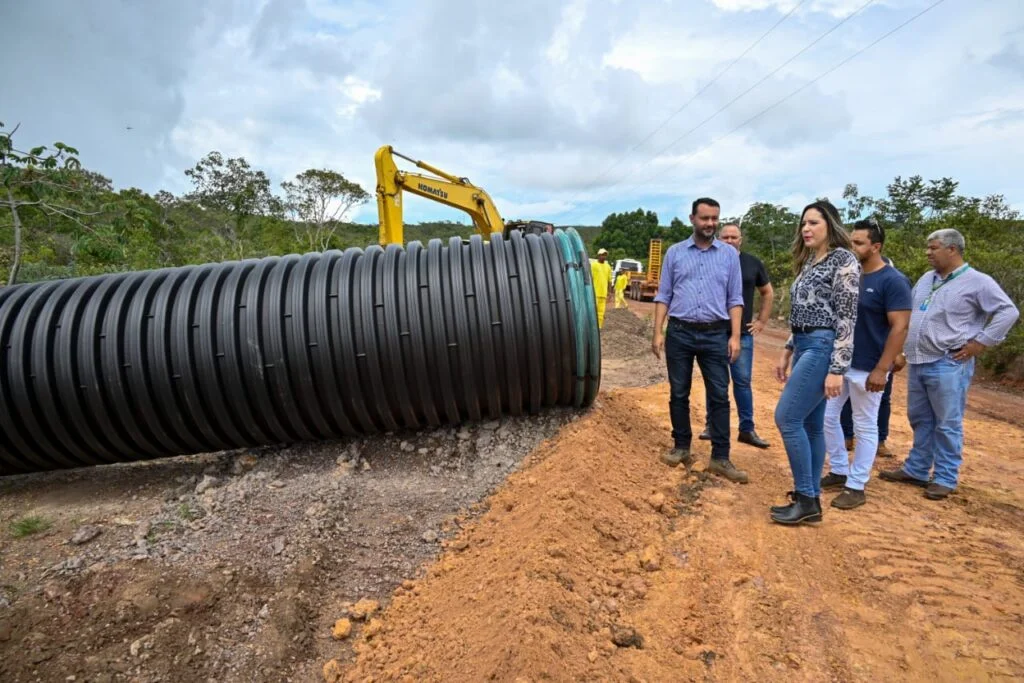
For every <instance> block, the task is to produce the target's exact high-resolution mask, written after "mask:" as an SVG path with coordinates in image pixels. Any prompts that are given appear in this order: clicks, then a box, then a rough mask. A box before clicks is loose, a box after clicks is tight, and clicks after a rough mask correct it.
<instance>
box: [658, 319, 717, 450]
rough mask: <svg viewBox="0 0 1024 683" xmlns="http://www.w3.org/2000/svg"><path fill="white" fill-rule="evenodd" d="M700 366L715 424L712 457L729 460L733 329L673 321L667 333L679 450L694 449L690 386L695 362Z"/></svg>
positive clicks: (671, 398) (671, 402)
mask: <svg viewBox="0 0 1024 683" xmlns="http://www.w3.org/2000/svg"><path fill="white" fill-rule="evenodd" d="M694 359H696V360H697V364H698V365H700V372H701V375H703V376H704V390H705V392H706V393H707V396H708V403H709V408H708V415H709V416H710V421H711V457H712V458H713V459H720V460H728V459H729V330H727V329H722V330H707V331H705V330H695V329H693V328H691V327H686V326H684V325H683V324H681V323H679V322H678V321H676V320H673V319H671V318H670V319H669V322H668V331H667V332H666V334H665V362H666V364H667V365H668V381H669V385H670V386H671V393H670V395H669V404H668V405H669V415H670V416H671V418H672V440H673V441H674V442H675V447H676V448H684V449H689V448H690V442H691V441H692V440H693V432H692V431H691V429H690V386H691V384H692V383H693V361H694Z"/></svg>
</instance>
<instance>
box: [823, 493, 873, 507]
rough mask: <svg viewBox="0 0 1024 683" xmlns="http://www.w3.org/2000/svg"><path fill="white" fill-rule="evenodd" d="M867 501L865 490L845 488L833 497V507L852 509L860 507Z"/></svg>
mask: <svg viewBox="0 0 1024 683" xmlns="http://www.w3.org/2000/svg"><path fill="white" fill-rule="evenodd" d="M866 501H867V498H866V497H865V496H864V492H863V491H857V490H855V489H849V488H844V489H843V492H842V493H840V494H839V495H838V496H836V497H835V498H833V499H832V507H834V508H839V509H840V510H852V509H853V508H859V507H860V506H861V505H863V504H864V503H865V502H866Z"/></svg>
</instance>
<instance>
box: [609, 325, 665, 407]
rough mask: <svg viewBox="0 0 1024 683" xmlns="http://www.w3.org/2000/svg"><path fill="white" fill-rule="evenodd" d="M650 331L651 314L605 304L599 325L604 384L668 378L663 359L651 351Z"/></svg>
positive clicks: (645, 383)
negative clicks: (601, 321) (645, 314)
mask: <svg viewBox="0 0 1024 683" xmlns="http://www.w3.org/2000/svg"><path fill="white" fill-rule="evenodd" d="M653 331H654V323H653V320H652V318H651V317H650V316H644V317H642V318H641V317H638V316H636V315H634V314H633V313H632V312H631V311H629V310H623V309H618V310H616V309H614V308H612V307H610V306H609V307H608V309H607V311H606V313H605V317H604V327H603V328H601V374H602V379H601V384H602V386H603V387H644V386H648V385H651V384H656V383H658V382H665V381H667V380H668V375H667V374H666V370H665V361H664V360H659V359H657V358H655V357H654V354H652V353H651V335H652V333H653Z"/></svg>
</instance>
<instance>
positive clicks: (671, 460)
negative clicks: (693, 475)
mask: <svg viewBox="0 0 1024 683" xmlns="http://www.w3.org/2000/svg"><path fill="white" fill-rule="evenodd" d="M661 461H662V462H663V463H665V464H666V465H668V466H669V467H675V466H676V465H679V464H682V465H684V466H685V467H689V466H690V465H692V464H693V455H691V454H690V450H689V449H688V448H673V449H672V450H670V451H666V452H664V453H662V454H661Z"/></svg>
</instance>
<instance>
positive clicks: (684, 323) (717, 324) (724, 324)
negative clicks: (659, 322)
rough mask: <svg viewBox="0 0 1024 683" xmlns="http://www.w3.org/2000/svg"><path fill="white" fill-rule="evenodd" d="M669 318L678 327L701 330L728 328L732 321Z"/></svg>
mask: <svg viewBox="0 0 1024 683" xmlns="http://www.w3.org/2000/svg"><path fill="white" fill-rule="evenodd" d="M669 320H670V321H671V322H674V323H675V324H677V325H679V326H680V327H685V328H687V329H690V330H700V331H702V332H704V331H710V330H728V329H729V328H730V327H731V326H732V323H731V322H730V321H728V320H715V321H714V322H710V323H697V322H691V321H689V320H683V319H682V318H669Z"/></svg>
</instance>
